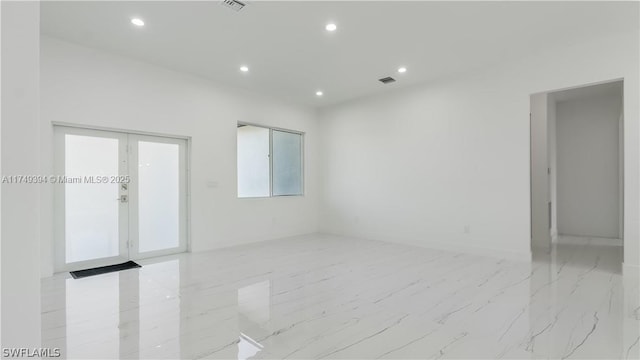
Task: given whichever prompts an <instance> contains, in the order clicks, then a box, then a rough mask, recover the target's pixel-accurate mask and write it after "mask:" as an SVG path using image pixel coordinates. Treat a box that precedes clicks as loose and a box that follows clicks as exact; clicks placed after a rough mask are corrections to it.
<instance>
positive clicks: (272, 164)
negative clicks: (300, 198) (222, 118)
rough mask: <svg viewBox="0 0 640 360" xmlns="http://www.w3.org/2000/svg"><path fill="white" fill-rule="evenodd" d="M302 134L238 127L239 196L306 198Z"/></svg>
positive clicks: (239, 125) (246, 126)
mask: <svg viewBox="0 0 640 360" xmlns="http://www.w3.org/2000/svg"><path fill="white" fill-rule="evenodd" d="M302 135H303V134H302V133H299V132H295V131H289V130H280V129H270V128H265V127H260V126H254V125H245V124H238V197H241V198H246V197H270V196H296V195H302V194H303V193H304V184H303V175H302V174H303V167H302V166H303V165H302V163H303V159H302V156H303V139H302Z"/></svg>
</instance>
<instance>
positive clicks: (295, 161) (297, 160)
mask: <svg viewBox="0 0 640 360" xmlns="http://www.w3.org/2000/svg"><path fill="white" fill-rule="evenodd" d="M272 147H273V195H274V196H278V195H302V135H301V134H293V133H289V132H284V131H277V130H273V144H272Z"/></svg>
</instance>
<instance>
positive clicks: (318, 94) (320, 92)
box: [316, 91, 324, 96]
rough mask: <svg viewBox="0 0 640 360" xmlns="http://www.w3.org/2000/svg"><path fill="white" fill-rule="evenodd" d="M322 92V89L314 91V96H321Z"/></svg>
mask: <svg viewBox="0 0 640 360" xmlns="http://www.w3.org/2000/svg"><path fill="white" fill-rule="evenodd" d="M322 95H324V93H323V92H322V91H316V96H322Z"/></svg>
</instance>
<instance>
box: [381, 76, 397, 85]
mask: <svg viewBox="0 0 640 360" xmlns="http://www.w3.org/2000/svg"><path fill="white" fill-rule="evenodd" d="M378 81H380V82H381V83H383V84H391V83H392V82H395V81H396V79H394V78H392V77H391V76H387V77H384V78H382V79H378Z"/></svg>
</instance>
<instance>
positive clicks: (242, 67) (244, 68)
mask: <svg viewBox="0 0 640 360" xmlns="http://www.w3.org/2000/svg"><path fill="white" fill-rule="evenodd" d="M240 71H242V72H247V71H249V67H248V66H245V65H243V66H240Z"/></svg>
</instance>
